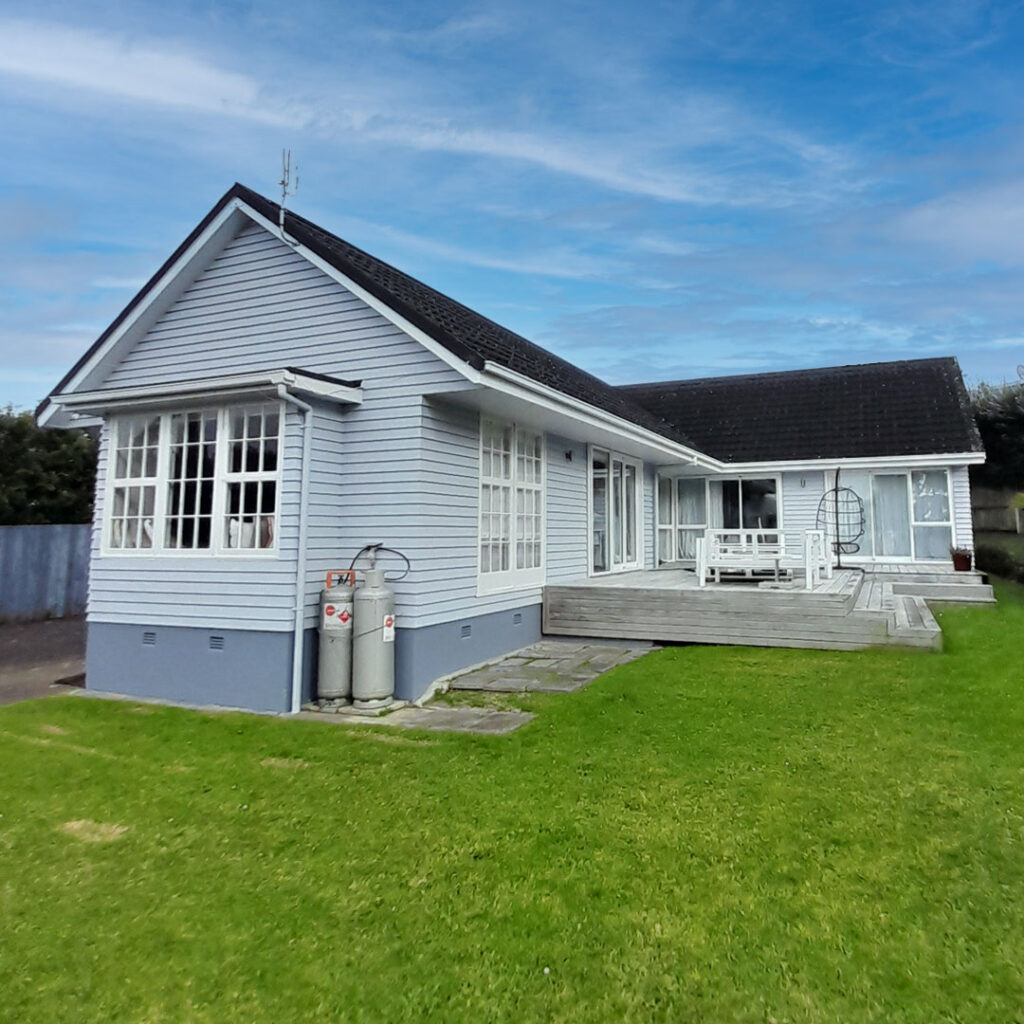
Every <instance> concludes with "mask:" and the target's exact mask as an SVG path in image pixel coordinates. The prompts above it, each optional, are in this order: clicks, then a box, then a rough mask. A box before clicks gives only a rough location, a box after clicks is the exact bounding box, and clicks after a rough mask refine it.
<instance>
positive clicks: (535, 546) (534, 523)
mask: <svg viewBox="0 0 1024 1024" xmlns="http://www.w3.org/2000/svg"><path fill="white" fill-rule="evenodd" d="M543 470H544V451H543V448H542V441H541V438H540V435H538V434H524V433H523V432H522V431H516V568H517V569H539V568H540V564H541V534H542V525H543V520H544V477H543Z"/></svg>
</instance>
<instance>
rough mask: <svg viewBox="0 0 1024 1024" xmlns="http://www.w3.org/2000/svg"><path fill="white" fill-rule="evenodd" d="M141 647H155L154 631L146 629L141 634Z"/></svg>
mask: <svg viewBox="0 0 1024 1024" xmlns="http://www.w3.org/2000/svg"><path fill="white" fill-rule="evenodd" d="M142 646H143V647H156V631H155V630H151V629H147V630H146V631H145V632H144V633H143V634H142Z"/></svg>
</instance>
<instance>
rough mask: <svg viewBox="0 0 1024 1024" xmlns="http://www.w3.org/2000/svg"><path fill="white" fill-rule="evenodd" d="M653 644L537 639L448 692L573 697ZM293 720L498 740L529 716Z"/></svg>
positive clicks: (449, 710)
mask: <svg viewBox="0 0 1024 1024" xmlns="http://www.w3.org/2000/svg"><path fill="white" fill-rule="evenodd" d="M652 649H653V645H652V644H649V643H646V644H645V643H642V642H637V641H621V642H619V641H614V640H592V641H588V642H585V643H584V642H580V641H579V640H554V639H548V640H542V641H540V643H536V644H533V645H532V646H531V647H527V648H525V649H523V650H521V651H517V652H516V653H515V654H512V655H509V656H508V657H507V658H499V659H497V660H496V661H493V662H491V663H490V664H488V665H485V666H483V667H482V668H477V669H473V670H472V671H470V672H464V673H462V674H461V675H459V676H456V677H455V678H454V679H452V680H451V681H450V683H449V685H448V689H449V691H460V690H473V691H478V692H484V693H573V692H574V691H576V690H578V689H580V687H582V686H586V685H587V683H589V682H591V681H592V680H594V679H596V678H597V677H598V676H599V675H601V673H602V672H607V671H609V670H610V669H613V668H616V667H618V666H619V665H625V664H627V663H628V662H631V661H635V660H636V659H637V658H641V657H643V656H644V655H645V654H648V653H649V652H650V651H651V650H652ZM296 717H298V718H304V719H306V720H307V721H311V722H336V723H338V724H344V725H385V726H390V727H391V728H396V729H426V730H428V731H430V732H471V733H480V734H483V735H490V736H503V735H505V734H506V733H510V732H514V731H515V730H516V729H518V728H519V727H520V726H523V725H525V724H526V723H527V722H529V721H530V720H531V719H532V718H533V717H534V716H533V715H532V714H530V713H529V712H527V711H519V710H517V709H498V708H488V707H471V706H469V705H465V704H463V705H455V706H452V705H448V704H444V703H443V698H442V700H441V701H438V702H435V703H433V704H428V705H427V706H426V707H422V708H418V707H413V706H406V707H403V708H400V709H399V710H398V711H392V712H390V713H389V714H383V715H377V716H373V717H370V716H367V717H360V716H359V715H356V714H354V713H353V712H352V711H351V710H350V709H348V708H345V709H341V710H339V711H333V712H325V711H313V710H308V711H303V712H301V713H300V714H299V715H298V716H296Z"/></svg>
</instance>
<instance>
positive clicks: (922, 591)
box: [892, 581, 996, 604]
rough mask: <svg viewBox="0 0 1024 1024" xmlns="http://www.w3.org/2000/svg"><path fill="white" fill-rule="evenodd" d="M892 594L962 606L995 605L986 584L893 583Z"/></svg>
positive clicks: (992, 595)
mask: <svg viewBox="0 0 1024 1024" xmlns="http://www.w3.org/2000/svg"><path fill="white" fill-rule="evenodd" d="M892 592H893V594H903V595H910V596H913V597H923V598H925V599H926V600H928V601H956V602H958V603H959V602H963V603H964V604H995V600H996V599H995V595H994V594H993V592H992V587H991V586H990V585H989V584H987V583H917V582H914V583H906V582H902V581H893V583H892Z"/></svg>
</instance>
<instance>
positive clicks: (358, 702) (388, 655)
mask: <svg viewBox="0 0 1024 1024" xmlns="http://www.w3.org/2000/svg"><path fill="white" fill-rule="evenodd" d="M354 605H355V607H354V614H355V637H354V639H353V642H352V700H353V702H354V704H355V706H356V707H363V708H375V707H386V706H387V705H388V704H390V703H391V701H392V700H393V698H394V694H395V592H394V591H393V590H392V589H391V588H390V587H389V586H388V585H387V584H386V583H385V582H384V570H383V569H376V568H373V569H367V570H365V572H364V582H363V584H362V586H360V587H357V588H356V592H355V598H354Z"/></svg>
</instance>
